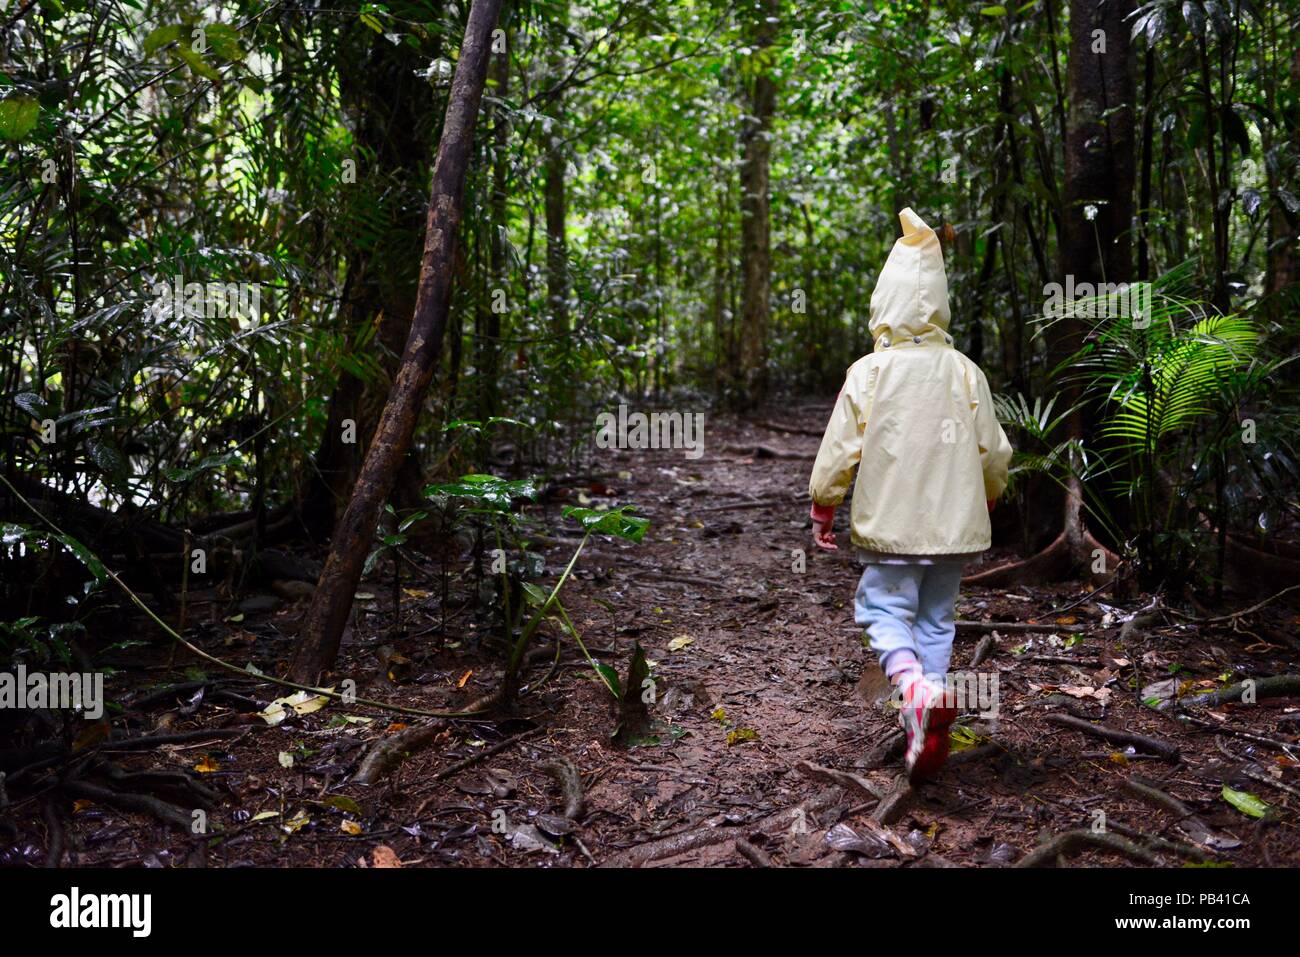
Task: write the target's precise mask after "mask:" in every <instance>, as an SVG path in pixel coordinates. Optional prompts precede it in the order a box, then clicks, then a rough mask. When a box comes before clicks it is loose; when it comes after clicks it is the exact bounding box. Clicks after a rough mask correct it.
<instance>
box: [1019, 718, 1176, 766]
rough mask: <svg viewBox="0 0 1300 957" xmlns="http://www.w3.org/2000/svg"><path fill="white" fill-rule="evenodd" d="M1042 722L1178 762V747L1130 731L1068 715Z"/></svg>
mask: <svg viewBox="0 0 1300 957" xmlns="http://www.w3.org/2000/svg"><path fill="white" fill-rule="evenodd" d="M1043 720H1044V721H1046V722H1047V723H1048V724H1055V725H1059V726H1060V727H1062V728H1071V729H1073V730H1075V731H1082V732H1083V733H1084V734H1090V735H1092V736H1093V737H1094V738H1101V739H1102V740H1103V741H1109V742H1111V743H1112V744H1123V745H1129V746H1131V747H1134V748H1136V749H1137V750H1139V751H1145V752H1146V753H1147V754H1157V755H1159V756H1160V757H1162V758H1164V759H1165V760H1166V761H1177V760H1178V747H1177V746H1176V745H1173V744H1170V743H1169V742H1168V741H1161V740H1159V739H1157V738H1149V737H1147V736H1146V735H1144V734H1134V733H1133V732H1131V731H1121V730H1119V729H1118V728H1108V727H1106V725H1104V724H1093V723H1092V722H1091V721H1085V720H1083V719H1082V718H1076V717H1073V716H1072V715H1068V714H1049V715H1044V716H1043Z"/></svg>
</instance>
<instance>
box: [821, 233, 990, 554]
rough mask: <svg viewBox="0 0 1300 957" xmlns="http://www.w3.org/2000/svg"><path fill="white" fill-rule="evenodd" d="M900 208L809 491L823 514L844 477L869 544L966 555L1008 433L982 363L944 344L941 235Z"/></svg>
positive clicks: (979, 529)
mask: <svg viewBox="0 0 1300 957" xmlns="http://www.w3.org/2000/svg"><path fill="white" fill-rule="evenodd" d="M898 218H899V219H900V220H901V221H902V223H903V237H902V238H901V239H899V240H898V241H897V242H895V243H894V248H893V250H892V251H891V252H890V254H889V259H888V260H887V261H886V262H885V265H884V268H883V269H881V271H880V279H879V281H878V282H877V283H876V291H875V293H874V294H873V295H872V296H871V324H870V329H871V333H872V336H873V337H874V338H875V349H874V350H873V351H872V352H871V353H870V354H868V355H865V356H863V357H862V358H860V359H859V360H858V361H857V362H855V363H853V365H852V367H850V369H849V371H848V375H847V376H846V377H845V380H844V388H843V389H841V390H840V395H839V398H838V399H837V400H836V402H835V408H834V410H833V411H832V412H831V417H830V421H829V422H828V423H827V424H826V432H825V434H824V435H823V436H822V444H821V448H820V449H819V450H818V452H817V460H816V461H815V462H814V463H813V471H812V477H811V478H810V479H809V482H808V492H809V494H810V495H811V496H812V500H813V504H814V506H816V508H815V509H814V516H815V517H817V516H821V517H817V520H818V521H826V518H825V510H827V509H830V508H832V507H833V506H835V505H838V504H839V503H840V502H842V501H843V500H844V498H845V496H846V495H847V494H848V492H849V489H850V488H851V489H852V490H853V516H852V531H853V535H852V538H853V544H854V545H856V546H858V547H859V548H861V549H864V550H866V551H868V552H882V553H885V554H889V555H901V556H918V555H926V556H931V555H952V556H965V557H968V556H971V555H974V554H976V553H978V552H981V551H983V550H984V549H986V548H988V547H989V544H990V542H991V541H992V529H991V527H990V524H989V513H988V506H987V505H986V502H987V501H988V500H990V499H995V498H997V497H998V496H999V495H1000V494H1002V490H1003V489H1004V488H1005V487H1006V484H1007V468H1008V465H1009V463H1010V461H1011V443H1010V442H1008V441H1007V437H1006V434H1005V433H1003V431H1002V427H1001V426H1000V425H998V420H997V416H996V415H995V414H994V408H993V395H992V393H991V392H990V391H989V384H988V380H987V379H986V378H985V377H984V373H983V372H981V371H980V368H979V366H977V365H976V364H975V363H974V362H971V360H970V359H968V358H967V357H966V356H964V355H962V354H961V353H960V352H959V351H958V350H957V349H955V348H953V344H952V336H951V335H950V334H949V333H948V318H949V314H948V280H947V277H946V276H945V275H944V271H943V256H942V251H941V250H940V247H939V237H938V236H936V235H935V233H934V230H933V229H931V228H930V227H929V226H927V225H926V224H925V223H924V222H922V221H921V218H920V217H919V216H917V215H916V213H914V212H913V211H912V210H910V209H905V210H903V211H902V213H900V214H899V217H898ZM855 471H856V472H857V480H856V481H854V472H855ZM818 510H821V511H820V512H819V511H818ZM832 514H833V513H832Z"/></svg>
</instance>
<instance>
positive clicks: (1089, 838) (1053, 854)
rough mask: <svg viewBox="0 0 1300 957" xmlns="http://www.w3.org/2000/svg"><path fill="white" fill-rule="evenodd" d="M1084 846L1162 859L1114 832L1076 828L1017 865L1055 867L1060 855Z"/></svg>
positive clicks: (1144, 859)
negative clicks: (1105, 832)
mask: <svg viewBox="0 0 1300 957" xmlns="http://www.w3.org/2000/svg"><path fill="white" fill-rule="evenodd" d="M1084 847H1096V848H1100V849H1102V850H1107V851H1113V852H1114V853H1116V854H1122V855H1124V856H1125V857H1128V858H1131V859H1133V860H1135V861H1141V862H1142V863H1143V864H1151V865H1158V864H1159V863H1160V859H1159V858H1158V857H1156V856H1155V855H1154V854H1152V853H1151V852H1150V851H1147V850H1144V849H1142V848H1140V847H1138V846H1137V845H1136V844H1134V843H1133V842H1132V841H1128V840H1125V839H1124V838H1122V837H1117V836H1116V835H1114V834H1104V833H1098V832H1096V831H1087V830H1082V829H1080V830H1074V831H1065V832H1063V833H1061V834H1058V835H1056V837H1054V838H1052V839H1051V840H1050V841H1048V842H1047V843H1046V844H1042V845H1040V846H1038V847H1036V848H1034V849H1033V850H1032V851H1030V852H1029V853H1028V854H1026V855H1025V856H1024V857H1022V858H1021V859H1020V860H1019V861H1017V862H1016V865H1015V866H1016V867H1053V866H1055V864H1056V858H1057V857H1058V856H1062V855H1066V854H1072V853H1074V852H1075V851H1077V850H1080V849H1081V848H1084Z"/></svg>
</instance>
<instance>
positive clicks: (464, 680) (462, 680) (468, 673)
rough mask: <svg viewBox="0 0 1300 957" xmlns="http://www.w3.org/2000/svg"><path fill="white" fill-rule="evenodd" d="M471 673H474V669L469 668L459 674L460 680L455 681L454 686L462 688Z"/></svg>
mask: <svg viewBox="0 0 1300 957" xmlns="http://www.w3.org/2000/svg"><path fill="white" fill-rule="evenodd" d="M473 673H474V669H473V668H471V669H470V670H469V671H467V672H465V673H464V674H463V675H461V676H460V680H459V681H457V682H456V687H457V688H463V687H465V682H466V681H469V678H470V675H472V674H473Z"/></svg>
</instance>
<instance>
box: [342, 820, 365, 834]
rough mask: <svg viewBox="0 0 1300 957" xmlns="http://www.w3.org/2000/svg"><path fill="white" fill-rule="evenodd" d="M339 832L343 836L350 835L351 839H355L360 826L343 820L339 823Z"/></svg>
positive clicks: (359, 831) (354, 822)
mask: <svg viewBox="0 0 1300 957" xmlns="http://www.w3.org/2000/svg"><path fill="white" fill-rule="evenodd" d="M339 830H340V831H342V832H343V833H344V834H351V835H352V836H353V837H356V836H357V835H358V834H360V833H361V825H360V824H358V823H357V822H356V821H348V820H343V821H340V822H339Z"/></svg>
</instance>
